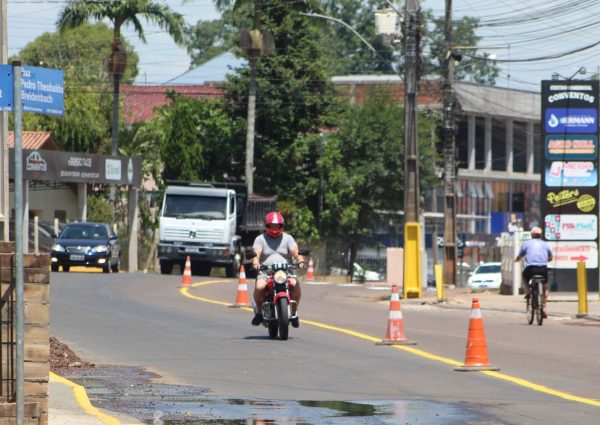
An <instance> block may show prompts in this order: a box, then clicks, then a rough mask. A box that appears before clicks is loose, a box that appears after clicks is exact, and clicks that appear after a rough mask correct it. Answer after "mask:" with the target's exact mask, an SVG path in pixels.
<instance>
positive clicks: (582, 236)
mask: <svg viewBox="0 0 600 425" xmlns="http://www.w3.org/2000/svg"><path fill="white" fill-rule="evenodd" d="M599 94H600V88H599V84H598V81H588V80H586V81H579V80H575V81H574V80H567V81H558V80H550V81H542V119H543V120H544V122H543V123H542V126H541V128H542V140H543V147H542V152H541V153H542V158H543V162H542V170H543V172H542V198H541V210H542V211H541V212H542V217H543V218H544V219H543V226H544V229H543V230H544V237H545V239H546V240H547V241H549V243H550V245H551V248H552V252H553V256H554V261H552V262H551V264H549V265H548V266H549V267H551V268H554V269H558V270H557V272H560V270H561V269H569V270H570V269H575V268H577V262H578V261H584V262H585V264H586V267H587V268H588V269H590V268H597V267H598V230H599V229H598V212H599V207H598V157H599V154H598V149H599V148H598V130H599V129H598V106H599V101H598V95H599ZM565 273H566V272H565ZM570 273H572V272H570ZM563 276H564V275H563ZM569 276H570V275H569Z"/></svg>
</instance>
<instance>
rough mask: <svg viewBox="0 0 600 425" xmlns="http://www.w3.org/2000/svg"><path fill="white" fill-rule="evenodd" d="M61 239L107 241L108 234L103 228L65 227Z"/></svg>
mask: <svg viewBox="0 0 600 425" xmlns="http://www.w3.org/2000/svg"><path fill="white" fill-rule="evenodd" d="M60 237H61V239H107V238H108V233H107V232H106V228H105V227H103V226H82V225H76V226H67V227H65V230H63V232H62V234H61V235H60Z"/></svg>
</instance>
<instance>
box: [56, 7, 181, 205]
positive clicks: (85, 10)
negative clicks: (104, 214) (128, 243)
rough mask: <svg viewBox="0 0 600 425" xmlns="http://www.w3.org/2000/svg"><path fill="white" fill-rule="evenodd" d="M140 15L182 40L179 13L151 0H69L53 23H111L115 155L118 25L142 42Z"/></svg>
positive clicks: (115, 144)
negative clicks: (106, 21) (127, 28)
mask: <svg viewBox="0 0 600 425" xmlns="http://www.w3.org/2000/svg"><path fill="white" fill-rule="evenodd" d="M140 18H144V19H145V20H146V21H148V22H151V23H154V24H157V25H158V26H159V27H160V28H161V29H163V30H165V31H166V32H167V33H168V34H169V35H170V36H171V37H172V38H173V41H175V43H177V44H178V45H183V44H184V42H185V38H184V31H183V27H184V20H183V16H182V15H181V14H179V13H176V12H174V11H173V10H171V9H170V8H169V7H168V6H166V5H162V4H159V3H157V2H154V1H152V0H121V1H118V2H113V1H107V2H98V1H73V0H70V1H69V3H68V4H67V5H66V6H65V7H64V9H63V10H62V11H61V12H60V15H59V17H58V20H57V21H56V26H57V27H58V29H59V31H60V32H63V31H65V30H66V29H69V28H75V27H78V26H79V25H82V24H84V23H86V22H89V21H104V20H109V21H110V22H111V23H112V25H113V47H112V49H113V50H112V51H113V53H112V56H111V58H110V59H109V73H111V74H112V75H113V116H112V147H111V154H112V155H117V153H118V150H119V80H120V78H121V75H122V73H123V70H124V68H125V61H126V57H125V49H124V47H123V46H122V44H121V28H122V27H123V26H127V25H131V26H133V28H134V29H135V32H136V33H137V35H138V37H139V38H140V40H142V41H143V42H146V37H145V35H144V28H143V27H142V23H141V22H140ZM114 189H115V188H114V186H113V187H112V188H111V197H112V200H113V208H114V200H115V193H114V192H115V191H114Z"/></svg>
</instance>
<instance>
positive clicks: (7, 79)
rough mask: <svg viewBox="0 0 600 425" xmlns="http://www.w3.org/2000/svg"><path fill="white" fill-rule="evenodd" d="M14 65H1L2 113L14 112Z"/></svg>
mask: <svg viewBox="0 0 600 425" xmlns="http://www.w3.org/2000/svg"><path fill="white" fill-rule="evenodd" d="M12 72H13V70H12V65H0V111H12V107H13V94H14V87H13V85H14V84H13V77H12Z"/></svg>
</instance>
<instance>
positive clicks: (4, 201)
mask: <svg viewBox="0 0 600 425" xmlns="http://www.w3.org/2000/svg"><path fill="white" fill-rule="evenodd" d="M6 3H7V0H0V14H1V15H2V16H0V25H1V28H0V37H1V40H0V63H2V64H6V63H7V61H8V28H7V21H8V15H7V13H8V12H7V6H6ZM0 176H1V177H0V178H1V180H0V215H1V216H2V221H3V226H2V229H3V232H2V233H3V234H2V240H4V241H8V240H9V234H10V233H9V231H10V206H9V204H10V198H9V193H8V183H9V182H8V180H9V179H8V112H0Z"/></svg>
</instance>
